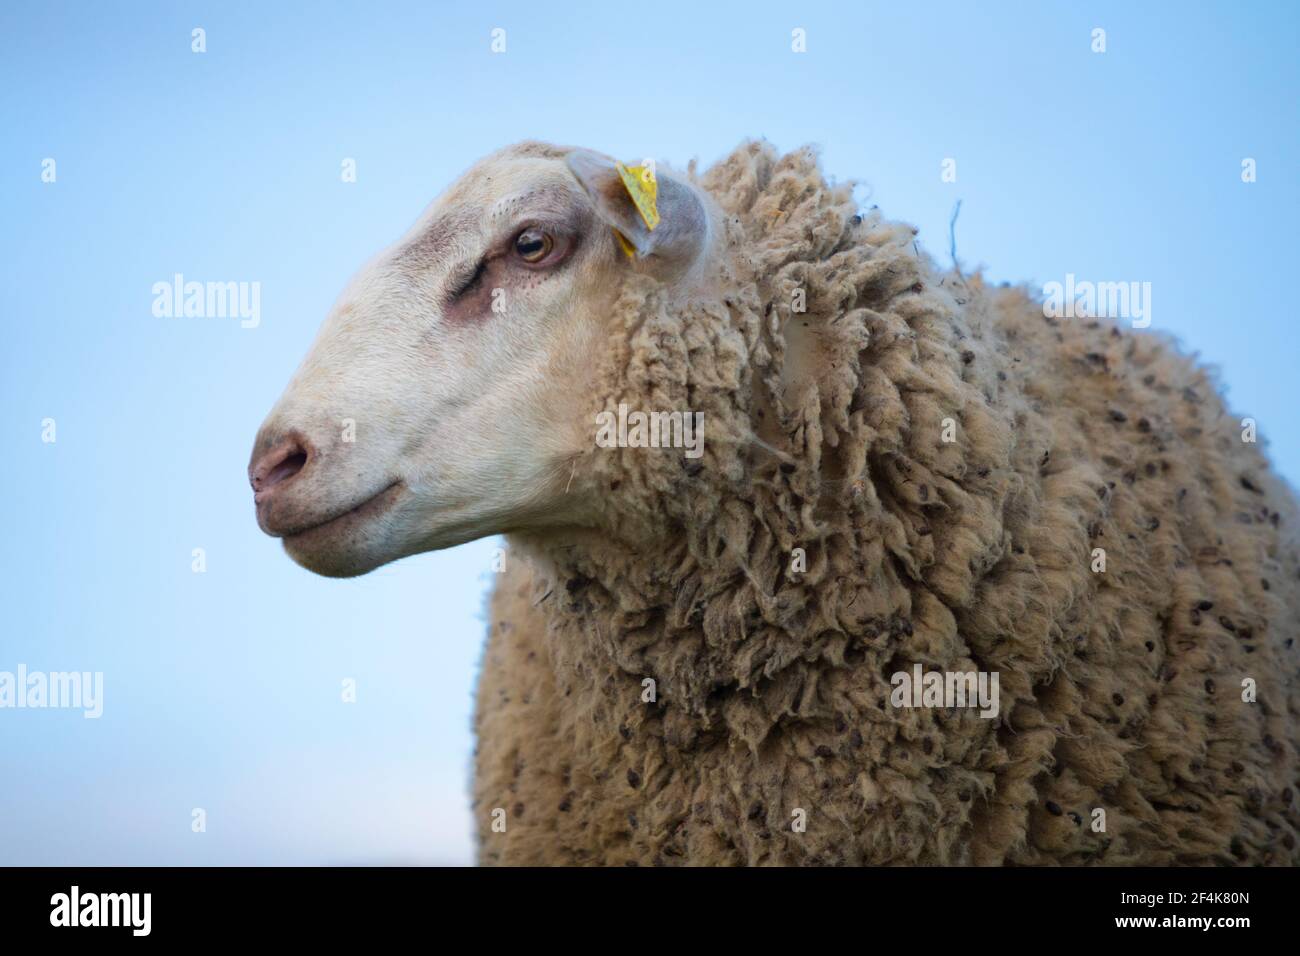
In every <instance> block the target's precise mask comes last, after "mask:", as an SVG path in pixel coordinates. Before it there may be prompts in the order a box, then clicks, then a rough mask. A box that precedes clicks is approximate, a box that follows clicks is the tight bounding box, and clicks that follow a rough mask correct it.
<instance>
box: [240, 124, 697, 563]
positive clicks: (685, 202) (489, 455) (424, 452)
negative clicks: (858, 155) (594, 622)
mask: <svg viewBox="0 0 1300 956" xmlns="http://www.w3.org/2000/svg"><path fill="white" fill-rule="evenodd" d="M657 182H658V208H659V212H660V215H661V220H660V223H659V225H658V226H657V228H655V229H653V230H651V229H649V228H647V226H646V224H645V223H644V222H643V221H642V220H641V218H640V216H639V214H638V213H637V211H636V207H635V205H634V203H633V201H632V199H631V197H630V195H629V194H628V192H627V190H626V188H625V187H624V186H623V184H622V182H621V181H620V176H619V173H618V171H617V168H616V164H615V163H614V162H613V161H612V160H610V159H609V158H607V157H604V156H600V155H598V154H595V153H591V152H588V151H584V150H574V149H567V148H560V147H552V146H547V145H544V144H539V143H522V144H519V145H516V146H512V147H509V148H507V149H504V150H502V151H500V152H498V153H496V154H493V155H492V156H489V157H487V158H486V159H484V160H482V161H481V162H479V163H478V164H477V165H475V166H474V167H473V168H472V169H470V170H469V172H467V173H466V174H465V175H464V176H463V177H462V178H461V179H460V180H459V181H458V182H456V183H455V184H454V185H453V186H452V187H451V188H450V189H448V190H447V192H446V193H445V194H443V195H442V196H441V197H440V198H439V199H437V200H436V201H435V202H434V203H433V204H432V205H431V206H430V207H429V208H428V209H427V210H426V211H425V213H424V214H423V215H422V216H421V217H420V219H419V220H418V221H417V222H416V224H415V225H414V227H413V228H412V229H411V230H410V231H409V232H408V233H407V234H406V235H405V236H403V237H402V238H401V239H400V240H399V241H398V242H397V243H396V244H394V245H393V246H391V247H390V248H389V249H387V250H385V251H384V252H382V253H381V254H379V255H378V256H377V257H375V258H374V259H373V260H372V261H371V262H370V263H368V264H367V265H366V266H364V267H363V268H362V270H361V271H360V272H359V273H358V274H357V275H356V276H355V277H354V278H353V280H352V281H351V283H350V284H349V285H348V286H347V288H346V289H345V291H344V292H343V294H342V296H341V297H340V298H339V300H338V302H337V303H336V305H335V306H334V308H333V309H332V310H331V312H330V314H329V316H328V317H327V318H326V320H325V322H324V324H323V325H322V327H321V329H320V331H319V333H318V336H317V338H316V341H315V344H314V345H313V346H312V348H311V350H310V351H309V352H308V354H307V356H306V358H305V359H304V361H303V362H302V364H301V366H300V367H299V369H298V371H297V372H296V373H295V375H294V377H293V379H292V380H291V381H290V383H289V385H288V387H287V389H286V390H285V392H284V394H283V395H282V396H281V398H280V400H279V401H278V403H277V404H276V405H275V407H274V409H273V410H272V411H271V413H270V415H269V416H268V417H267V419H266V421H265V423H264V424H263V425H262V428H261V430H260V431H259V433H258V435H257V438H256V441H255V443H254V445H253V452H252V457H251V461H250V464H249V478H250V481H251V483H252V486H253V490H254V498H255V502H256V508H257V519H258V523H259V524H260V526H261V527H262V529H263V530H264V531H266V532H267V533H268V534H271V535H274V536H276V537H280V538H282V539H283V541H284V546H285V549H286V550H287V551H288V553H289V554H290V556H292V557H293V558H294V560H296V561H297V562H298V563H300V564H301V565H303V566H304V567H306V568H309V569H310V570H312V571H316V572H318V573H320V574H325V575H330V576H352V575H357V574H364V573H366V572H368V571H370V570H372V569H374V568H376V567H378V566H380V565H382V564H385V563H387V562H389V561H392V560H395V559H397V558H401V557H404V556H407V555H411V554H416V553H419V552H423V551H430V550H436V549H440V548H446V547H450V546H452V545H456V544H460V543H463V542H466V541H470V540H473V539H475V538H479V537H483V536H485V535H491V534H496V533H501V532H512V531H531V530H537V529H546V528H550V527H554V526H557V525H558V526H567V525H571V526H574V527H582V526H588V527H590V526H593V525H595V524H597V522H596V521H595V519H594V517H593V515H594V514H595V510H596V504H595V502H594V501H593V500H592V495H591V494H589V493H587V491H586V490H584V489H587V488H588V485H587V484H586V483H583V482H578V483H577V486H576V487H575V483H574V470H575V467H576V464H577V463H578V462H579V460H580V459H581V458H582V456H583V455H584V454H586V453H587V452H589V451H590V450H591V448H592V445H593V433H594V431H595V426H594V425H593V418H592V414H591V413H592V410H593V409H592V408H591V407H589V406H590V405H591V404H592V402H593V401H594V396H593V392H592V389H591V385H592V377H593V375H594V374H595V372H596V368H597V366H598V364H599V363H598V361H597V360H596V358H595V357H596V356H599V355H600V354H601V353H602V350H605V351H607V349H606V348H605V344H606V342H607V341H608V340H609V338H610V335H611V331H610V322H609V316H610V313H611V310H613V309H614V308H615V307H616V302H617V299H618V296H619V291H620V289H621V287H622V286H623V284H624V282H625V281H627V280H628V279H630V278H632V277H641V278H640V279H638V280H637V281H643V282H653V283H661V284H663V285H664V287H665V288H667V289H670V290H674V291H682V290H687V289H689V288H690V287H691V285H692V283H693V282H695V281H696V280H697V278H698V277H699V275H700V274H701V273H702V271H703V264H704V263H705V261H706V260H707V259H708V258H709V251H710V249H711V247H712V244H713V240H712V237H713V236H714V234H715V233H716V231H717V228H716V224H715V222H714V219H715V218H716V215H717V214H716V212H715V211H714V210H713V209H712V208H711V205H710V202H709V200H708V199H707V197H706V196H705V194H704V193H702V192H701V191H700V190H698V189H697V188H696V187H695V186H693V185H691V184H690V183H688V182H687V181H685V180H684V179H679V178H677V177H675V176H673V175H671V174H668V173H663V172H661V173H660V174H659V175H658V177H657Z"/></svg>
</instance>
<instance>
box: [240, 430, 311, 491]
mask: <svg viewBox="0 0 1300 956" xmlns="http://www.w3.org/2000/svg"><path fill="white" fill-rule="evenodd" d="M306 465H307V452H306V451H305V450H304V449H303V447H302V446H301V445H300V444H299V443H298V442H296V441H288V442H286V443H285V444H283V445H281V446H279V447H278V448H273V449H272V450H271V451H269V452H267V453H266V454H265V455H263V456H262V459H261V461H259V462H257V464H255V465H254V466H253V467H252V468H251V469H249V474H248V480H249V483H250V484H252V486H253V491H255V492H257V493H259V494H260V493H262V492H266V491H270V490H271V489H272V488H274V487H276V486H277V485H282V484H284V483H285V482H286V481H289V480H291V479H292V478H293V477H294V476H295V475H297V474H298V473H299V472H300V471H302V470H303V468H304V467H306Z"/></svg>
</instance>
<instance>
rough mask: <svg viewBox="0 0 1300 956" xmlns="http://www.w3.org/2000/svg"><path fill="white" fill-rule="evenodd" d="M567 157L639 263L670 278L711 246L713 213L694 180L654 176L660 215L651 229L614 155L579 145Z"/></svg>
mask: <svg viewBox="0 0 1300 956" xmlns="http://www.w3.org/2000/svg"><path fill="white" fill-rule="evenodd" d="M566 162H567V163H568V166H569V171H570V172H572V173H573V175H574V178H576V179H577V180H578V183H579V184H580V185H581V186H582V190H583V192H585V193H586V194H587V196H588V198H590V199H591V201H592V203H593V204H594V205H595V207H596V212H597V214H598V215H599V216H600V218H601V219H602V220H603V221H604V222H605V223H606V224H607V225H609V226H610V227H611V228H612V229H614V230H616V231H617V233H618V236H617V237H612V238H615V239H620V240H621V242H620V244H621V245H623V248H624V251H626V252H629V254H630V255H631V256H632V257H633V259H634V261H635V262H636V264H637V266H638V267H639V268H643V269H645V270H646V271H649V272H652V273H654V274H655V275H657V276H659V277H660V278H668V277H671V276H674V275H679V274H681V273H683V272H685V271H687V270H689V269H690V268H691V266H693V265H694V264H695V263H696V261H698V260H699V258H700V255H701V254H702V253H703V252H704V250H705V249H706V248H707V246H708V238H709V216H708V212H707V210H706V209H705V208H704V202H703V201H702V200H701V198H700V196H699V194H698V193H697V192H696V190H695V187H694V186H692V185H691V184H690V183H687V182H683V181H682V180H680V179H678V178H677V177H675V176H672V175H671V174H669V173H665V172H659V173H658V174H657V175H656V176H655V182H656V193H657V195H656V199H655V207H656V209H657V211H658V213H659V221H658V223H657V224H656V225H655V227H654V228H653V229H651V228H650V227H649V226H648V225H647V224H646V220H645V218H644V217H643V216H642V213H641V211H640V210H639V209H638V208H637V204H636V202H635V201H634V200H633V198H632V194H631V193H630V192H629V191H628V187H627V185H626V184H625V183H624V181H623V177H622V175H621V174H620V173H619V170H618V164H616V163H615V162H614V161H613V160H612V159H609V158H608V157H606V156H601V155H600V154H599V153H593V152H590V151H588V150H575V151H574V152H572V153H570V154H569V155H568V158H567V160H566ZM651 219H652V221H653V216H652V217H651Z"/></svg>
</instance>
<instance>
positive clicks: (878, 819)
mask: <svg viewBox="0 0 1300 956" xmlns="http://www.w3.org/2000/svg"><path fill="white" fill-rule="evenodd" d="M625 171H626V170H625V168H623V167H621V166H619V165H618V164H616V163H614V162H613V161H612V160H610V159H609V158H608V157H604V156H601V155H600V154H597V153H593V152H590V151H587V150H578V149H572V148H563V147H554V146H550V145H547V144H541V143H532V142H529V143H522V144H518V145H516V146H513V147H509V148H507V149H505V150H503V151H501V152H499V153H496V154H493V155H492V156H490V157H488V158H487V159H485V160H483V161H481V162H480V163H479V164H478V165H476V166H475V167H473V168H472V169H471V170H470V171H469V172H468V173H466V174H465V176H464V177H463V178H462V179H461V180H459V181H458V182H457V183H456V184H455V185H453V186H452V187H451V189H450V190H449V191H448V192H447V193H446V194H444V196H443V197H442V198H441V199H440V200H438V201H437V202H435V204H434V205H433V206H432V207H430V209H429V210H428V212H426V214H425V215H424V216H423V217H421V219H420V220H419V222H417V223H416V225H415V227H413V229H412V230H411V231H410V232H409V233H408V234H407V235H406V236H405V237H403V239H402V240H400V241H399V242H398V243H397V244H396V245H395V246H394V247H392V248H391V249H390V250H388V251H387V252H385V253H384V254H382V255H381V256H379V257H378V258H377V259H376V260H374V261H373V262H372V263H371V264H370V265H369V266H368V267H366V268H365V269H364V270H363V271H362V273H361V274H360V275H359V276H358V278H357V279H356V280H354V282H353V283H352V285H351V286H349V288H348V290H347V291H346V292H345V293H344V295H343V296H342V298H341V299H340V301H339V303H338V304H337V305H336V306H335V308H334V310H333V312H332V313H331V315H330V317H329V318H328V319H327V321H326V323H325V325H324V326H323V327H322V330H321V333H320V335H319V337H318V340H317V343H316V345H315V346H314V347H313V350H312V351H311V352H310V353H309V355H308V357H307V359H306V360H305V361H304V363H303V366H302V368H301V369H300V370H299V372H298V374H297V375H296V377H295V378H294V380H293V381H292V382H291V383H290V385H289V387H288V389H287V390H286V392H285V394H284V396H283V397H282V398H281V400H280V402H279V403H278V404H277V405H276V407H275V409H274V410H273V411H272V413H271V415H270V416H269V417H268V419H267V421H266V423H265V424H264V425H263V427H262V430H261V432H260V433H259V436H258V439H257V441H256V442H255V445H254V450H253V456H252V461H251V463H250V479H251V482H252V484H253V487H254V490H255V500H256V503H257V513H258V520H259V522H260V524H261V526H262V527H263V529H264V530H266V531H267V532H269V533H271V534H274V535H279V536H281V537H283V538H284V546H285V548H286V550H287V551H288V553H289V554H290V556H291V557H293V558H294V559H295V560H296V561H298V562H299V563H301V564H302V565H304V566H305V567H307V568H310V569H312V570H314V571H317V572H319V573H322V574H326V575H335V576H346V575H353V574H361V573H365V572H367V571H369V570H371V569H372V568H374V567H376V566H378V565H380V564H383V563H385V562H387V561H391V560H394V559H396V558H400V557H402V556H404V555H409V554H415V553H418V552H421V551H426V550H431V549H435V548H443V547H448V546H451V545H453V544H457V543H460V542H462V541H468V540H471V539H473V538H478V537H482V536H485V535H491V534H497V533H504V534H505V535H506V536H507V540H508V541H509V551H508V554H507V555H506V560H505V567H504V572H503V573H502V575H501V577H500V580H499V582H498V584H497V586H496V588H495V592H494V594H493V596H492V599H491V623H490V626H489V634H488V640H487V646H486V650H485V652H484V657H483V663H482V669H481V674H480V677H479V684H478V691H477V709H476V716H475V732H476V735H477V741H478V745H477V750H476V756H475V778H474V784H473V808H474V814H475V818H476V820H477V823H478V827H479V847H480V860H481V862H483V863H486V864H591V865H637V864H696V865H759V864H787V865H806V864H973V865H999V864H1020V865H1024V864H1088V863H1099V864H1109V865H1114V864H1146V865H1176V864H1242V863H1246V864H1288V863H1290V864H1294V863H1296V862H1300V852H1298V851H1297V848H1296V832H1297V828H1298V827H1300V817H1298V816H1297V810H1296V805H1295V793H1294V786H1295V781H1296V770H1297V765H1296V764H1297V735H1296V713H1297V709H1298V707H1300V697H1298V696H1297V687H1298V684H1297V680H1296V673H1297V667H1296V664H1297V657H1296V655H1297V653H1298V651H1297V649H1296V647H1295V638H1296V635H1297V631H1300V542H1298V541H1297V536H1296V527H1297V517H1298V515H1297V507H1296V501H1295V498H1294V496H1293V494H1292V492H1291V491H1290V489H1289V488H1288V487H1287V486H1286V485H1285V483H1284V482H1283V481H1282V480H1281V479H1279V478H1278V477H1276V476H1275V475H1274V474H1273V473H1272V472H1271V471H1270V469H1269V467H1268V464H1267V462H1266V460H1265V458H1264V456H1263V454H1262V453H1261V451H1260V448H1259V445H1258V443H1257V442H1255V441H1254V440H1253V438H1254V434H1253V423H1250V422H1246V423H1244V424H1243V423H1242V422H1240V421H1238V420H1237V419H1236V418H1234V417H1233V416H1231V415H1229V414H1228V413H1227V411H1226V410H1225V408H1224V405H1223V403H1222V401H1221V400H1220V398H1219V396H1218V394H1217V390H1216V387H1215V383H1214V382H1213V381H1212V380H1211V378H1210V377H1209V376H1208V375H1207V373H1206V372H1205V371H1204V370H1203V369H1201V368H1198V367H1197V366H1196V365H1195V364H1194V363H1193V362H1191V361H1190V360H1188V359H1186V358H1184V357H1183V356H1181V355H1179V354H1178V352H1177V351H1176V350H1175V348H1174V347H1173V346H1172V345H1171V344H1170V343H1169V342H1167V341H1165V340H1163V339H1162V338H1160V337H1158V336H1157V335H1153V334H1151V333H1148V332H1136V333H1135V332H1133V331H1132V330H1131V329H1125V328H1123V327H1121V326H1120V325H1119V324H1116V323H1115V322H1112V321H1108V320H1105V319H1100V318H1088V317H1083V318H1070V319H1063V318H1053V317H1052V316H1051V315H1050V314H1048V313H1050V311H1051V310H1049V309H1045V308H1044V306H1043V304H1042V302H1041V301H1039V300H1038V297H1037V296H1035V294H1034V293H1033V292H1032V291H1031V290H1030V289H1028V288H1027V287H992V286H990V285H988V284H986V283H985V282H984V281H982V279H981V277H980V276H979V275H963V274H961V273H960V272H958V271H955V270H954V271H942V270H940V269H939V268H938V267H936V265H935V264H934V263H933V262H932V261H931V260H930V259H929V258H927V257H926V256H925V255H924V254H923V253H922V252H921V251H920V249H919V247H918V245H917V242H916V236H915V230H914V229H912V228H910V227H907V226H904V225H901V224H898V223H894V222H890V221H887V220H885V219H884V218H883V217H882V215H881V213H880V212H879V211H878V210H876V209H874V208H873V209H871V210H867V211H862V212H860V211H859V210H858V209H857V208H856V206H855V203H854V200H853V197H852V190H851V187H850V186H849V185H833V184H830V183H828V182H827V180H826V179H825V178H824V177H823V175H822V173H821V172H820V169H819V164H818V159H817V156H816V154H815V152H814V151H813V150H811V149H802V150H798V151H795V152H792V153H789V154H787V155H784V156H779V155H778V154H777V153H776V151H775V150H774V149H773V148H772V147H771V146H770V145H768V144H766V143H763V142H747V143H744V144H742V145H741V146H740V147H739V148H738V149H736V150H735V151H734V152H733V153H732V154H731V155H730V156H728V157H727V158H725V159H724V160H722V161H721V162H719V163H718V164H716V165H715V166H713V167H712V168H710V169H709V170H707V171H706V172H703V173H702V174H701V173H699V172H698V171H697V170H696V169H695V167H694V166H693V165H692V166H690V167H688V168H687V169H686V170H684V171H681V172H675V171H673V170H670V169H668V168H667V167H666V166H664V165H662V164H659V165H658V167H657V170H656V171H655V173H654V174H653V175H652V177H651V179H650V182H652V183H653V184H655V193H654V204H655V211H656V212H657V213H658V215H659V223H658V225H657V228H653V229H652V228H651V227H650V226H651V221H650V220H648V219H647V218H646V217H645V215H644V214H643V213H642V212H641V210H640V209H639V208H638V206H637V204H636V199H637V197H636V196H635V195H634V194H633V193H634V190H633V188H632V187H630V186H628V184H627V180H626V178H625V177H623V175H622V174H623V173H624V172H625ZM641 198H642V199H644V197H641ZM638 412H639V413H641V415H642V418H641V419H640V420H639V421H638V422H637V423H636V424H637V425H644V423H645V421H646V416H648V415H652V414H654V415H658V414H663V413H668V414H671V413H673V412H681V413H683V415H687V416H696V415H699V416H702V417H701V418H700V419H699V420H700V421H701V422H702V427H703V440H702V443H701V445H700V447H699V451H700V454H698V455H697V456H695V457H687V455H686V454H685V453H684V452H685V449H684V448H681V447H672V446H673V444H674V441H673V440H672V439H673V438H674V436H673V434H672V429H671V428H669V429H668V432H669V440H668V441H666V442H660V443H659V446H658V447H656V446H653V445H650V444H649V443H648V442H647V441H644V440H642V441H640V442H635V441H632V440H630V434H631V432H634V431H636V430H637V429H636V427H635V426H633V425H632V424H631V422H630V419H631V415H632V414H634V413H638ZM602 416H604V417H603V418H602ZM610 416H616V417H617V419H618V426H617V427H614V425H613V419H611V417H610ZM345 419H350V420H353V421H354V422H355V424H356V433H355V436H354V438H355V440H354V441H351V442H347V441H344V440H341V439H340V438H339V428H338V422H339V421H342V420H345ZM684 420H685V419H684ZM691 420H693V419H691ZM603 426H608V429H607V432H606V434H607V436H608V435H609V434H617V436H618V440H617V441H613V442H609V441H606V442H603V443H598V442H597V441H596V440H595V435H594V433H596V432H597V431H598V430H599V429H600V428H601V427H603ZM609 429H612V431H610V430H609ZM643 432H644V430H643V429H642V434H641V437H642V439H644V437H645V436H644V433H643ZM661 432H662V429H661ZM661 437H662V435H661ZM665 444H666V445H668V446H669V447H663V446H664V445H665ZM677 444H678V445H679V446H680V445H681V444H682V443H681V442H677ZM932 678H933V680H932ZM954 685H956V686H957V687H958V688H959V689H962V688H965V689H967V690H969V695H968V696H969V698H970V699H967V700H963V697H962V696H957V697H955V698H954V697H953V696H952V694H951V692H952V691H953V689H954ZM931 691H933V694H932V693H931ZM944 691H948V692H949V693H948V694H947V695H945V693H944ZM976 698H978V699H976ZM990 698H991V699H990Z"/></svg>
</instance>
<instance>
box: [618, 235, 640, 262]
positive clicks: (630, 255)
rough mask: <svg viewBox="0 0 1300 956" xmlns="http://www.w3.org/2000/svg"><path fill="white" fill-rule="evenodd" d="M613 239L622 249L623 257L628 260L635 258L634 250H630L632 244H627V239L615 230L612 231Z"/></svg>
mask: <svg viewBox="0 0 1300 956" xmlns="http://www.w3.org/2000/svg"><path fill="white" fill-rule="evenodd" d="M614 238H615V239H617V240H618V244H619V246H620V247H622V249H623V254H624V255H625V256H627V257H628V258H629V259H635V258H636V250H635V249H633V248H632V243H630V242H628V241H627V238H626V237H625V236H624V235H623V234H622V233H621V232H619V231H618V230H617V229H615V230H614Z"/></svg>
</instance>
